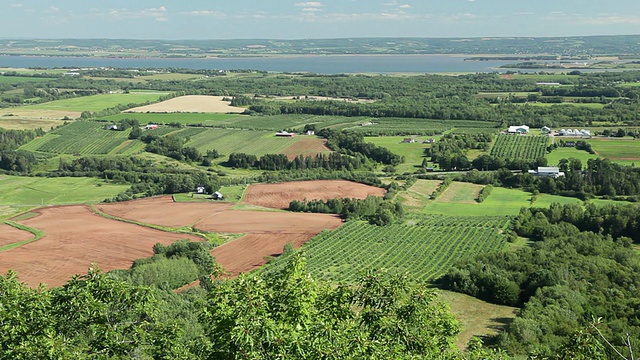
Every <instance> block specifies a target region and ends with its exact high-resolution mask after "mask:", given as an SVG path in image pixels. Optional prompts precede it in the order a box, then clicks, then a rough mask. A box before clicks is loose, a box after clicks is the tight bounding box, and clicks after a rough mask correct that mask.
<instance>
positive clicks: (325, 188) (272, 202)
mask: <svg viewBox="0 0 640 360" xmlns="http://www.w3.org/2000/svg"><path fill="white" fill-rule="evenodd" d="M385 192H386V190H385V189H382V188H378V187H375V186H369V185H364V184H359V183H355V182H352V181H347V180H314V181H294V182H283V183H278V184H253V185H250V186H249V187H248V188H247V191H246V193H245V196H244V200H243V202H244V203H245V204H252V205H258V206H264V207H270V208H275V209H286V208H288V207H289V203H290V202H291V201H292V200H304V199H307V200H325V201H326V200H329V199H333V198H338V197H349V198H356V199H364V198H366V197H367V196H369V195H375V196H383V195H384V194H385Z"/></svg>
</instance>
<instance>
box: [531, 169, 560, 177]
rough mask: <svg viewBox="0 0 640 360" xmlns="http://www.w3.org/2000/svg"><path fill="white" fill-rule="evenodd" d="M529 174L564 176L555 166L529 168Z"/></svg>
mask: <svg viewBox="0 0 640 360" xmlns="http://www.w3.org/2000/svg"><path fill="white" fill-rule="evenodd" d="M529 174H531V175H533V176H543V177H554V178H559V177H560V176H564V172H562V171H560V168H559V167H555V166H538V170H529Z"/></svg>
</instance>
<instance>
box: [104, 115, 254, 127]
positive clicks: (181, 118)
mask: <svg viewBox="0 0 640 360" xmlns="http://www.w3.org/2000/svg"><path fill="white" fill-rule="evenodd" d="M246 117H247V116H246V115H238V114H209V113H167V114H165V113H121V114H116V115H111V116H107V117H103V118H101V119H106V120H111V121H114V122H115V121H118V120H122V119H136V120H138V122H140V124H143V125H144V124H149V123H153V124H169V123H178V124H182V125H195V124H202V125H205V126H215V125H218V124H220V122H222V121H226V120H231V119H242V118H246Z"/></svg>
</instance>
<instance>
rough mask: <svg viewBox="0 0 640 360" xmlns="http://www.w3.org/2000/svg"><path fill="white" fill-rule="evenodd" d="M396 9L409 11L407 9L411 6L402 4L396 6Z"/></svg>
mask: <svg viewBox="0 0 640 360" xmlns="http://www.w3.org/2000/svg"><path fill="white" fill-rule="evenodd" d="M398 7H399V8H400V9H409V8H411V5H409V4H402V5H400V6H398Z"/></svg>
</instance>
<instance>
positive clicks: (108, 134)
mask: <svg viewBox="0 0 640 360" xmlns="http://www.w3.org/2000/svg"><path fill="white" fill-rule="evenodd" d="M106 126H107V124H106V123H100V122H94V121H75V122H73V123H71V124H69V125H67V126H63V127H61V128H59V129H56V130H54V131H52V132H50V133H48V134H47V135H45V136H43V137H41V138H36V139H35V140H33V141H31V142H30V143H28V144H26V145H24V146H23V147H22V148H20V150H26V151H33V152H43V153H54V154H81V155H85V154H108V153H110V152H111V151H113V150H114V149H116V148H118V147H119V146H120V145H121V144H122V143H123V142H125V141H127V139H128V136H129V132H130V130H125V131H113V130H107V129H105V127H106ZM119 150H122V149H119Z"/></svg>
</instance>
